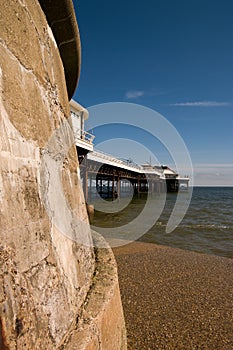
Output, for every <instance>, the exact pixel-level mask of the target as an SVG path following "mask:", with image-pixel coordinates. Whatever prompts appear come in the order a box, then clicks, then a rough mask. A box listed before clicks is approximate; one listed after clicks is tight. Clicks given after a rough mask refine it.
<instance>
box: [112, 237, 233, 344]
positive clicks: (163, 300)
mask: <svg viewBox="0 0 233 350" xmlns="http://www.w3.org/2000/svg"><path fill="white" fill-rule="evenodd" d="M114 254H115V257H116V260H117V263H118V273H119V283H120V289H121V294H122V302H123V308H124V313H125V319H126V327H127V332H128V349H130V350H144V349H145V350H150V349H160V350H162V349H166V350H173V349H176V350H189V349H190V350H191V349H200V350H206V349H208V350H233V260H231V259H227V258H220V257H217V256H213V255H204V254H198V253H194V252H188V251H184V250H180V249H173V248H168V247H164V246H157V245H154V244H148V243H138V242H136V243H132V244H128V245H126V246H123V247H119V248H115V249H114Z"/></svg>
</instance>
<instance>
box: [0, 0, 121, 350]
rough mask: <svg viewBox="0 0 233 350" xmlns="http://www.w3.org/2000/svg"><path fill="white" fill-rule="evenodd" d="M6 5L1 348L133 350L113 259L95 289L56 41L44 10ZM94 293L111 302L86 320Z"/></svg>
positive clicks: (0, 127) (2, 21) (1, 61)
mask: <svg viewBox="0 0 233 350" xmlns="http://www.w3.org/2000/svg"><path fill="white" fill-rule="evenodd" d="M0 6H1V11H0V168H1V169H0V170H1V171H0V348H1V349H112V350H113V349H121V348H122V349H124V348H125V346H126V345H125V344H126V343H125V335H124V319H123V313H122V307H121V300H120V294H119V287H118V281H117V271H116V265H115V261H114V258H113V256H111V258H110V260H111V264H112V265H111V266H112V269H111V273H110V272H108V273H107V274H106V273H104V274H103V279H104V276H105V278H106V279H107V280H108V278H109V279H110V280H112V283H109V282H108V283H107V282H106V283H105V285H104V286H103V285H102V284H101V281H102V280H103V279H102V277H101V279H99V280H98V283H94V282H95V280H96V277H95V276H96V271H97V269H99V270H101V269H102V268H100V266H102V265H101V263H100V262H98V264H97V260H98V259H97V258H96V256H97V255H98V254H100V253H98V252H95V251H94V249H93V245H92V236H91V232H90V227H89V224H88V217H87V213H86V208H85V201H84V196H83V192H82V188H81V185H80V183H79V182H78V180H77V167H78V161H77V154H76V149H75V146H74V143H73V135H72V129H71V127H70V123H69V119H68V118H69V116H70V110H69V101H68V96H67V87H66V80H65V75H64V69H63V62H62V60H61V57H60V53H59V50H58V47H57V44H56V41H55V39H54V36H53V32H52V30H51V29H50V27H49V25H48V23H47V20H46V17H45V14H44V12H43V11H42V9H41V7H40V4H39V2H38V1H31V0H12V1H10V2H7V1H5V0H0ZM57 171H58V172H60V173H59V174H58V175H59V176H60V177H59V176H58V175H57ZM57 181H58V182H59V184H57ZM56 186H57V187H56ZM59 186H60V187H59ZM61 188H62V191H63V197H59V190H60V189H61ZM64 198H65V201H66V203H67V208H68V209H67V208H66V210H68V213H69V215H68V216H69V217H68V219H67V215H66V211H65V209H64V206H63V204H64ZM59 199H61V201H59ZM77 218H78V222H79V225H76V226H75V225H73V223H74V222H76V221H77ZM66 220H68V224H67V222H66ZM65 224H67V226H66V225H65ZM74 226H75V228H74ZM66 227H67V232H66ZM72 230H73V231H72ZM105 253H106V256H108V254H110V255H111V251H110V250H106V252H105ZM101 254H103V253H101ZM101 261H102V263H103V266H104V265H105V264H106V261H105V259H102V260H101ZM100 276H102V275H101V274H100ZM94 285H95V286H96V285H97V286H98V288H100V290H99V292H98V293H97V294H98V295H102V300H101V302H100V300H99V301H98V303H97V304H98V307H97V309H95V307H93V309H92V310H91V311H90V310H89V311H87V310H86V309H85V307H86V305H92V304H93V305H95V299H96V298H95V294H94V293H93V290H95V288H97V287H95V288H94V287H93V286H94ZM101 293H102V294H101ZM90 308H91V307H90ZM110 309H111V310H115V311H114V312H111V311H110ZM95 310H97V313H95ZM87 312H88V315H89V316H88V317H89V323H88V327H89V328H88V327H87V324H86V321H85V313H87ZM108 325H109V327H110V328H109V329H108ZM107 329H108V331H107ZM113 333H114V339H115V340H114V341H113V343H112V345H111V347H110V346H108V345H106V344H108V339H109V337H110V338H111V337H112V334H113ZM91 342H93V344H94V345H93V344H92V345H90V344H91ZM104 344H105V345H104Z"/></svg>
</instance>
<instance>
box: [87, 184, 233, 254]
mask: <svg viewBox="0 0 233 350" xmlns="http://www.w3.org/2000/svg"><path fill="white" fill-rule="evenodd" d="M189 191H190V189H189ZM148 196H149V195H140V196H135V197H133V198H132V199H131V200H130V201H129V203H128V205H126V206H125V208H124V209H122V210H119V211H115V212H113V213H112V212H107V213H106V212H105V211H104V210H96V211H95V215H94V217H93V218H92V220H91V225H92V227H93V228H94V229H96V228H99V229H97V231H99V232H100V233H102V232H101V228H104V229H110V228H115V231H117V232H118V234H119V237H121V231H123V228H124V227H128V226H127V224H128V223H130V222H132V221H135V220H136V221H135V222H136V225H138V227H139V231H140V230H141V232H142V234H140V233H139V234H137V235H136V236H135V240H138V241H142V242H150V243H156V244H159V245H166V246H170V247H175V248H181V249H185V250H191V251H196V252H200V253H207V254H214V255H219V256H223V257H227V258H231V259H233V187H194V188H193V191H192V197H191V202H190V205H189V207H188V210H187V212H186V214H185V215H184V217H183V219H182V221H181V222H180V223H179V225H178V226H177V227H176V228H175V229H174V230H173V231H172V232H167V231H166V227H167V223H168V220H169V217H170V216H171V213H172V210H173V208H174V205H175V203H176V200H177V194H175V193H167V194H166V198H165V201H164V203H165V205H164V207H163V210H162V212H161V214H160V215H158V206H160V205H161V195H159V194H154V195H153V196H154V198H153V201H154V202H152V203H153V208H152V212H150V214H149V215H150V217H152V216H153V214H154V213H155V217H156V216H158V217H156V219H155V222H153V224H150V223H149V222H150V220H149V217H148V220H147V219H146V220H144V222H143V220H141V221H140V214H141V213H142V212H143V209H144V208H145V205H146V202H147V199H148ZM179 196H180V198H181V200H182V199H183V201H184V202H185V200H186V199H187V193H186V192H184V193H182V192H181V193H180V194H179ZM163 199H164V197H163ZM118 201H119V199H118ZM93 204H94V205H95V203H93ZM109 206H111V203H110V202H109ZM97 208H98V205H97ZM180 214H182V213H180ZM137 218H139V220H138V224H137ZM146 225H148V227H146ZM129 226H130V225H129ZM129 230H130V229H129ZM131 230H132V228H131ZM105 231H106V230H105ZM131 234H132V232H130V231H128V235H129V239H131ZM124 238H125V239H127V232H126V233H124Z"/></svg>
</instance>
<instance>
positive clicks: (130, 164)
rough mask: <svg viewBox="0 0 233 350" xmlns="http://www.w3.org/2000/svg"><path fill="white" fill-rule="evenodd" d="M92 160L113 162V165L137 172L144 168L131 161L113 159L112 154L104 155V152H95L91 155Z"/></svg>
mask: <svg viewBox="0 0 233 350" xmlns="http://www.w3.org/2000/svg"><path fill="white" fill-rule="evenodd" d="M90 156H91V158H92V159H94V158H101V159H103V160H107V161H109V162H112V163H117V164H119V165H121V166H123V167H131V168H134V169H136V170H142V167H141V166H139V165H138V164H136V163H133V162H131V161H126V160H122V159H120V158H116V157H113V156H112V155H110V154H107V153H104V152H102V151H99V150H98V151H93V152H92V153H91V154H90Z"/></svg>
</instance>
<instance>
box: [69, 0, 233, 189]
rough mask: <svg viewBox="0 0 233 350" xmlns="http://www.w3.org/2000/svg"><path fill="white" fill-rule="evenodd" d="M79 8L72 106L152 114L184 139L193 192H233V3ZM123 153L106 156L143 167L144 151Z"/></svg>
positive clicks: (122, 1)
mask: <svg viewBox="0 0 233 350" xmlns="http://www.w3.org/2000/svg"><path fill="white" fill-rule="evenodd" d="M74 5H75V9H76V14H77V19H78V23H79V29H80V34H81V42H82V68H81V78H80V81H79V85H78V88H77V90H76V93H75V96H74V99H75V100H77V101H78V102H79V103H81V104H82V105H83V106H85V107H89V106H92V105H96V104H101V103H107V102H130V103H136V104H140V105H143V106H146V107H149V108H152V109H153V110H155V111H157V112H159V113H160V114H162V115H163V116H164V117H165V118H166V119H167V120H168V121H170V122H171V123H172V124H173V125H174V127H175V128H176V129H177V131H178V132H179V133H180V135H181V136H182V138H183V139H184V141H185V143H186V145H187V148H188V150H189V152H190V155H191V158H192V162H193V164H194V171H195V184H196V185H233V153H232V150H233V137H232V130H233V20H232V18H233V1H231V0H223V1H221V2H220V1H215V0H213V1H210V0H205V1H203V0H202V1H200V0H195V1H194V0H145V1H138V0H134V1H131V0H118V1H117V2H115V1H109V0H108V1H107V0H102V1H98V2H97V1H93V0H74ZM115 122H116V121H115ZM89 123H90V125H91V116H90V120H89ZM100 132H101V131H100ZM108 132H109V138H111V128H109V130H108ZM112 137H116V135H115V134H114V135H113V136H112ZM119 137H121V135H119ZM96 140H97V142H100V141H101V135H97V138H96ZM103 149H104V147H103ZM123 149H124V152H125V154H123V153H122V150H121V148H120V146H119V149H118V150H116V144H115V143H113V146H112V149H111V146H110V145H109V143H108V145H107V150H108V152H111V153H114V152H115V154H116V153H117V152H119V153H120V154H119V155H120V156H125V157H131V158H132V157H133V158H134V159H135V161H138V162H140V161H141V158H142V155H140V152H136V153H137V154H135V155H134V154H133V153H132V152H133V151H132V150H131V149H130V147H129V148H128V153H127V147H123ZM157 151H158V150H157ZM121 153H122V154H121ZM154 154H155V155H156V156H157V155H158V154H159V151H158V154H156V150H154ZM140 157H141V158H140ZM144 158H145V157H144ZM159 158H160V157H159V156H158V159H159ZM159 161H160V162H161V163H164V162H167V163H169V161H170V160H169V158H166V156H164V158H163V156H161V159H159Z"/></svg>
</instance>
